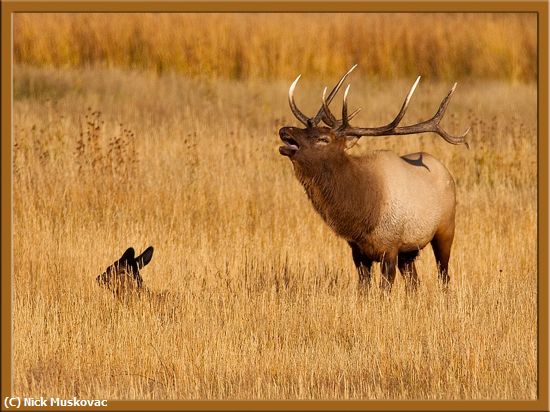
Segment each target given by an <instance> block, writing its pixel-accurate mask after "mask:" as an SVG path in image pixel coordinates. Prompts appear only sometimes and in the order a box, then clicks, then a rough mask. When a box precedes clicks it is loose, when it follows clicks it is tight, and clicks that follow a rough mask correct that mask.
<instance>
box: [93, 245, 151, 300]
mask: <svg viewBox="0 0 550 412" xmlns="http://www.w3.org/2000/svg"><path fill="white" fill-rule="evenodd" d="M152 258H153V247H152V246H149V247H148V248H147V249H145V251H144V252H143V253H142V254H141V255H139V256H135V251H134V248H132V247H130V248H128V249H127V250H126V252H124V253H123V254H122V256H121V257H120V259H118V260H117V261H115V262H114V263H113V264H111V266H109V267H108V268H107V269H106V270H105V272H103V273H102V274H101V275H99V276H98V277H97V278H96V281H97V283H98V284H99V285H100V286H103V287H106V288H107V289H109V290H110V291H112V292H113V293H114V294H115V295H116V296H119V297H120V296H123V295H126V294H128V293H139V292H140V291H141V290H142V289H143V278H142V277H141V274H140V270H141V269H142V268H143V267H144V266H145V265H147V264H148V263H149V262H150V261H151V259H152Z"/></svg>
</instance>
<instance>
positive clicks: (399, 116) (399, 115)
mask: <svg viewBox="0 0 550 412" xmlns="http://www.w3.org/2000/svg"><path fill="white" fill-rule="evenodd" d="M420 77H421V76H418V77H417V78H416V81H415V82H414V84H413V85H412V87H411V90H409V94H407V97H406V98H405V101H404V102H403V105H402V106H401V110H400V111H399V113H397V116H396V117H395V119H393V122H391V123H389V124H388V126H391V128H392V129H393V128H394V127H397V125H399V122H401V120H402V119H403V116H405V112H406V111H407V109H408V107H409V102H410V101H411V97H412V95H413V93H414V91H415V90H416V86H418V83H419V82H420Z"/></svg>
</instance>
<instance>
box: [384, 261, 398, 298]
mask: <svg viewBox="0 0 550 412" xmlns="http://www.w3.org/2000/svg"><path fill="white" fill-rule="evenodd" d="M396 265H397V253H394V252H392V253H386V255H384V257H383V258H382V262H380V267H381V269H382V276H381V277H380V289H383V290H386V291H388V292H389V291H391V287H392V285H393V281H394V280H395V271H396Z"/></svg>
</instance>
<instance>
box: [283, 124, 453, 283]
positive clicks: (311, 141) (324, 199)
mask: <svg viewBox="0 0 550 412" xmlns="http://www.w3.org/2000/svg"><path fill="white" fill-rule="evenodd" d="M280 134H281V138H282V140H283V141H284V142H285V143H287V142H292V143H290V146H289V143H287V145H286V146H283V147H282V148H281V153H282V154H284V155H287V156H289V157H290V159H291V160H292V164H293V167H294V171H295V174H296V177H297V178H298V180H299V181H300V182H301V183H302V185H303V186H304V188H305V190H306V193H307V195H308V197H309V199H310V200H311V202H312V204H313V207H314V208H315V210H316V211H317V212H318V213H319V214H320V215H321V217H322V218H323V220H324V221H325V222H326V223H327V224H328V225H329V226H330V227H331V228H332V229H333V230H334V231H335V232H336V234H338V235H339V236H341V237H342V238H344V239H345V240H347V241H348V243H349V244H350V245H351V246H352V250H353V252H354V254H353V256H354V261H355V262H356V265H357V267H358V270H359V272H360V276H363V275H364V273H363V272H364V271H363V272H361V270H360V269H361V268H360V266H361V265H363V266H364V267H368V271H369V272H370V264H371V263H372V262H381V263H382V265H383V266H382V271H383V275H384V279H383V282H382V286H388V285H389V286H391V283H392V282H393V273H394V272H395V267H396V266H397V265H398V266H399V268H400V269H401V271H402V273H403V275H404V276H408V277H410V276H412V277H413V278H412V280H413V282H414V283H415V284H416V283H417V282H418V279H417V277H416V269H415V267H414V258H415V257H416V254H417V253H418V251H419V250H421V249H423V248H424V247H425V246H426V245H427V244H428V243H430V242H434V241H436V242H438V245H439V249H440V250H439V249H437V250H436V247H434V252H435V253H436V260H437V263H438V266H440V276H441V277H442V279H443V280H444V282H448V274H447V263H448V256H449V253H450V246H451V244H452V238H453V235H454V217H455V184H454V180H453V178H452V176H451V174H450V173H449V172H448V170H447V169H446V168H445V166H443V165H442V164H441V163H440V162H439V161H438V160H437V159H435V158H434V157H433V156H431V155H429V154H427V153H412V154H408V155H405V156H402V157H399V156H398V155H396V154H395V153H393V152H391V151H374V152H370V153H367V154H366V155H363V156H351V155H349V154H348V153H347V152H346V150H345V148H346V140H345V139H344V138H341V137H338V136H336V135H334V134H333V133H332V131H331V130H330V129H327V128H323V127H312V128H306V129H298V128H292V127H287V128H283V129H281V131H280ZM320 139H322V140H320ZM327 139H328V143H327V142H325V140H327ZM289 147H290V148H291V149H292V150H290V149H289ZM294 147H298V149H296V150H295V149H294ZM287 153H288V154H287ZM398 260H399V263H398ZM358 262H359V263H358ZM367 278H370V273H368V274H367Z"/></svg>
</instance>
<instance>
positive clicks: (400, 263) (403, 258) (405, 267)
mask: <svg viewBox="0 0 550 412" xmlns="http://www.w3.org/2000/svg"><path fill="white" fill-rule="evenodd" d="M417 256H418V251H417V250H415V251H412V252H404V253H400V254H399V256H398V258H397V267H398V268H399V271H400V272H401V274H402V275H403V278H404V279H405V282H406V288H407V291H408V292H411V291H414V290H416V288H417V287H418V284H419V283H420V281H419V280H418V273H417V272H416V266H415V265H414V260H415V259H416V257H417Z"/></svg>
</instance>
